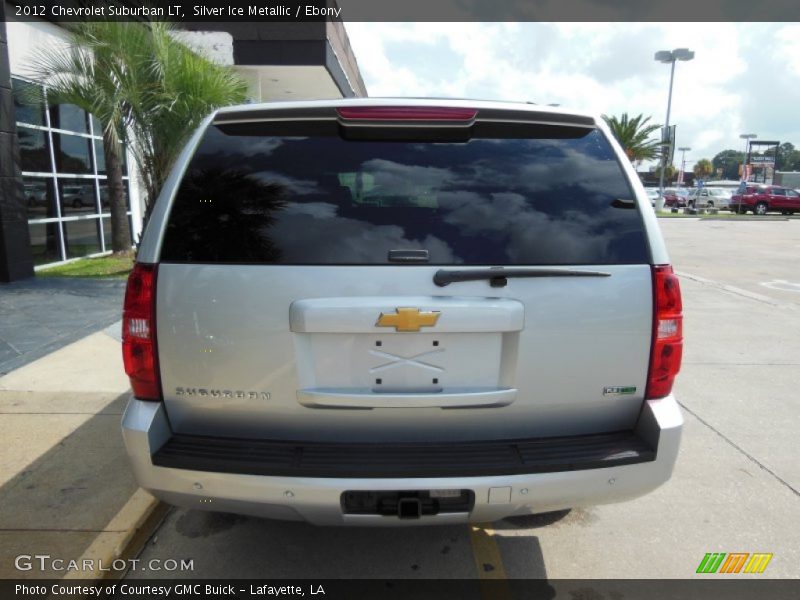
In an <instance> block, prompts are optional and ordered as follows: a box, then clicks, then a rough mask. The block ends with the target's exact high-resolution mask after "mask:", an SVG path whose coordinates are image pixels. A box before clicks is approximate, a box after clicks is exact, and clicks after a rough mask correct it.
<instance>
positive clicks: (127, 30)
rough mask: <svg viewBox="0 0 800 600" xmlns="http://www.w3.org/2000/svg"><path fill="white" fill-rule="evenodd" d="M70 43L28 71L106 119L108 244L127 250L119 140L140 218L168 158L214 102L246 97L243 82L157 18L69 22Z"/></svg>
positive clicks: (41, 56)
mask: <svg viewBox="0 0 800 600" xmlns="http://www.w3.org/2000/svg"><path fill="white" fill-rule="evenodd" d="M68 31H69V46H68V48H67V50H66V51H64V50H63V49H62V48H55V49H47V50H42V51H40V52H39V53H38V54H37V55H36V56H35V58H34V59H33V60H32V61H31V71H33V72H36V73H38V75H39V79H40V81H41V82H42V83H44V84H45V85H46V86H47V87H48V93H49V94H50V95H51V96H53V98H54V99H56V101H58V102H67V103H71V104H76V105H77V106H79V107H81V108H84V109H85V110H87V111H89V112H91V113H92V114H94V115H95V116H96V117H97V118H98V119H99V120H100V121H101V122H102V123H103V147H104V150H105V153H106V163H107V164H106V167H107V176H108V185H109V202H110V205H111V226H112V249H113V251H114V252H122V251H126V250H128V249H130V247H131V243H130V232H129V231H128V225H127V223H128V221H127V215H126V210H125V198H124V191H123V185H122V170H121V162H120V158H119V157H120V142H122V141H125V142H127V143H128V145H129V149H130V151H131V153H132V154H133V156H134V158H135V162H136V167H137V171H138V175H139V177H140V179H141V181H142V182H143V184H144V187H145V191H146V195H145V220H146V219H147V217H148V216H149V214H150V210H151V209H152V206H153V203H154V201H155V199H156V197H157V195H158V192H159V190H160V189H161V186H162V185H163V183H164V181H165V180H166V178H167V176H168V174H169V170H170V168H171V167H172V163H173V162H174V160H175V159H176V158H177V156H178V154H179V152H180V150H181V148H182V147H183V145H184V144H185V143H186V141H187V139H188V137H189V136H190V135H191V133H192V132H193V131H194V130H195V129H196V127H197V126H198V125H199V123H200V122H201V121H202V120H203V119H204V118H205V116H206V115H207V114H208V113H210V112H211V111H212V110H214V109H215V108H217V107H219V106H225V105H228V104H235V103H240V102H243V101H244V100H245V98H246V90H247V84H246V83H245V82H244V81H242V80H241V79H240V78H239V77H238V76H237V75H236V74H235V73H234V72H233V71H232V70H231V69H229V68H228V67H224V66H220V65H217V64H215V63H213V62H211V61H210V60H208V59H206V58H204V57H202V56H200V55H199V54H197V53H195V52H194V51H192V50H191V49H189V48H188V47H186V46H185V45H184V44H182V43H181V42H180V41H178V40H177V39H176V38H175V37H174V35H173V34H174V28H173V26H172V25H171V24H168V23H161V22H147V23H141V22H114V21H97V22H80V23H74V24H71V25H70V26H69V28H68Z"/></svg>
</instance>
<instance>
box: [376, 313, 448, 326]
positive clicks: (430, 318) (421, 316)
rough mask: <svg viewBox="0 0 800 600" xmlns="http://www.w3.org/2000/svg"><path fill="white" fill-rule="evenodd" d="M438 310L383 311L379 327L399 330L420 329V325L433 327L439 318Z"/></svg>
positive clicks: (378, 323)
mask: <svg viewBox="0 0 800 600" xmlns="http://www.w3.org/2000/svg"><path fill="white" fill-rule="evenodd" d="M439 314H440V313H439V311H438V310H430V311H428V310H426V311H420V310H419V309H418V308H398V309H397V313H396V314H386V313H381V316H380V317H378V322H377V323H375V325H376V326H377V327H394V328H395V329H396V330H397V331H419V328H420V327H433V326H434V325H436V321H438V320H439Z"/></svg>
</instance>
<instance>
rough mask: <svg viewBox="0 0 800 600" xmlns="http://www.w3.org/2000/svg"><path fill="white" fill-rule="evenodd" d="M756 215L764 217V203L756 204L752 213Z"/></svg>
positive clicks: (765, 210) (765, 207)
mask: <svg viewBox="0 0 800 600" xmlns="http://www.w3.org/2000/svg"><path fill="white" fill-rule="evenodd" d="M754 212H755V213H756V214H757V215H765V214H767V203H766V202H759V203H758V204H756V209H755V211H754Z"/></svg>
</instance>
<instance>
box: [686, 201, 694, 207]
mask: <svg viewBox="0 0 800 600" xmlns="http://www.w3.org/2000/svg"><path fill="white" fill-rule="evenodd" d="M687 206H688V207H689V208H694V200H689V202H688V203H687Z"/></svg>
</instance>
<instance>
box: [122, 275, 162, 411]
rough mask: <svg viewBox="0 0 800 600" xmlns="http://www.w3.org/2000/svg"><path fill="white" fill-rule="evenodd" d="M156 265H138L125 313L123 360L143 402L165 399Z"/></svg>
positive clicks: (126, 292)
mask: <svg viewBox="0 0 800 600" xmlns="http://www.w3.org/2000/svg"><path fill="white" fill-rule="evenodd" d="M156 274H157V267H156V265H147V264H142V263H136V265H135V266H134V267H133V271H131V274H130V276H129V277H128V287H127V288H126V289H125V306H124V309H123V311H122V361H123V363H124V364H125V373H127V374H128V377H129V378H130V380H131V389H133V395H134V396H136V397H137V398H138V399H140V400H156V401H159V400H161V399H162V396H161V380H160V378H159V375H158V353H157V351H156V322H155V301H156Z"/></svg>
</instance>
